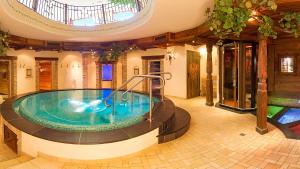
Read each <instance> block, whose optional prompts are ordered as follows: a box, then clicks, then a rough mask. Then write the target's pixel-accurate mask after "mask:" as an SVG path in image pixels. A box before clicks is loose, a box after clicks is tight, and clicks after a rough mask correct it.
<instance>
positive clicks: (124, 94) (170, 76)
mask: <svg viewBox="0 0 300 169" xmlns="http://www.w3.org/2000/svg"><path fill="white" fill-rule="evenodd" d="M164 74H167V75H169V77H168V78H166V79H165V78H164V77H163V78H164V83H165V80H171V79H172V74H171V73H170V72H151V73H149V75H164ZM145 79H146V78H143V79H141V80H140V81H139V82H137V83H135V84H134V85H133V86H131V87H130V88H129V89H127V90H126V91H125V92H124V93H123V94H122V100H123V101H127V100H128V98H125V96H126V94H127V93H128V92H129V91H131V92H132V90H133V89H134V88H135V87H136V86H138V85H139V84H140V83H142V82H143V81H144V80H145ZM164 87H165V86H164V85H163V86H162V85H161V86H160V87H158V88H157V89H162V95H161V99H162V101H163V100H164Z"/></svg>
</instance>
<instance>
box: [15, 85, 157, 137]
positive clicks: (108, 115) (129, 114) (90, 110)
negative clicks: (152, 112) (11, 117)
mask: <svg viewBox="0 0 300 169" xmlns="http://www.w3.org/2000/svg"><path fill="white" fill-rule="evenodd" d="M111 92H112V91H111V90H68V91H55V92H47V93H39V94H34V95H29V96H26V97H23V98H20V99H18V100H17V101H16V102H15V103H14V104H13V107H14V110H15V112H16V113H18V114H19V115H21V116H22V117H24V118H26V119H28V120H30V121H32V122H35V123H38V124H40V125H42V126H45V127H49V128H54V129H57V130H64V131H107V130H113V129H117V128H123V127H127V126H130V125H133V124H136V123H138V122H141V121H142V120H144V115H145V114H146V113H147V112H149V97H148V96H146V95H143V94H138V93H133V95H132V96H133V97H131V94H129V95H128V98H129V100H128V101H122V99H121V95H122V92H118V93H117V94H116V103H115V109H114V108H113V107H114V106H111V107H109V108H107V107H106V106H105V105H104V103H103V99H104V98H105V97H106V96H108V95H109V94H110V93H111ZM131 99H132V100H133V102H132V101H131ZM158 101H159V100H158V99H157V98H154V103H155V102H158ZM112 102H113V101H112V97H111V99H109V100H108V102H107V103H108V104H112ZM152 106H153V105H152ZM113 110H115V111H113Z"/></svg>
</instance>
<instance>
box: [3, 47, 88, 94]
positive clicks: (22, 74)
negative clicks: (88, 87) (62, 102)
mask: <svg viewBox="0 0 300 169" xmlns="http://www.w3.org/2000/svg"><path fill="white" fill-rule="evenodd" d="M7 55H8V56H17V57H18V60H17V94H22V93H27V92H33V91H35V90H36V75H35V72H36V68H35V57H53V58H59V60H58V88H59V89H65V88H82V57H81V54H80V53H79V52H61V53H59V52H52V51H43V52H36V51H34V50H12V49H11V50H9V51H8V53H7ZM27 68H31V69H32V77H30V78H27V77H26V69H27Z"/></svg>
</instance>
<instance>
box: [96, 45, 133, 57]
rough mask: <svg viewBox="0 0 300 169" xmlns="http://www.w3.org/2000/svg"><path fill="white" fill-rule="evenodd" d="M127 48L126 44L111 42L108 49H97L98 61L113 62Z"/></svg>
mask: <svg viewBox="0 0 300 169" xmlns="http://www.w3.org/2000/svg"><path fill="white" fill-rule="evenodd" d="M127 50H128V45H126V44H121V43H113V44H112V45H111V46H110V50H102V51H99V52H98V53H99V55H100V57H99V60H100V62H115V61H118V59H119V57H120V56H122V55H123V54H124V53H125V52H126V51H127Z"/></svg>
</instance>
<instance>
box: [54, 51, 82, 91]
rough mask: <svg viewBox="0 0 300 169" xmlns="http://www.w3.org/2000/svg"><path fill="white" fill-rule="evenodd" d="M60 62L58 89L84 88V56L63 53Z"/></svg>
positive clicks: (74, 53)
mask: <svg viewBox="0 0 300 169" xmlns="http://www.w3.org/2000/svg"><path fill="white" fill-rule="evenodd" d="M59 55H60V56H59V60H58V75H59V76H58V88H59V89H79V88H82V87H83V86H82V84H83V82H82V56H81V54H80V53H79V52H62V53H60V54H59Z"/></svg>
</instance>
